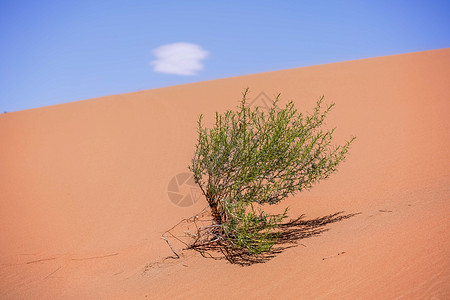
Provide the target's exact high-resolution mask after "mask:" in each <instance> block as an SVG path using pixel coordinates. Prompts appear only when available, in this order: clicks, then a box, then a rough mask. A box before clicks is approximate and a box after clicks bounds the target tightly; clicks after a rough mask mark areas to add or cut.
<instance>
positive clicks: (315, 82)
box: [0, 49, 450, 299]
mask: <svg viewBox="0 0 450 300" xmlns="http://www.w3.org/2000/svg"><path fill="white" fill-rule="evenodd" d="M246 87H249V88H250V89H251V93H250V96H249V98H250V101H255V103H253V105H256V104H259V105H260V106H262V105H264V101H266V100H270V99H265V97H266V96H267V98H273V96H274V95H275V94H276V93H278V92H280V93H281V94H282V95H281V99H282V100H281V104H284V103H287V101H288V100H293V101H294V102H295V104H296V107H297V108H298V109H299V110H300V111H310V110H311V109H312V108H313V107H314V104H315V101H316V100H317V99H318V98H319V97H320V96H321V95H324V96H325V101H326V102H327V103H331V102H334V103H336V107H335V109H334V110H333V111H332V112H331V113H330V115H329V118H328V121H327V126H330V127H337V129H336V135H335V138H336V143H342V142H343V141H344V140H345V139H348V138H350V137H351V135H356V136H357V137H358V138H357V140H356V142H355V143H354V146H353V147H352V149H351V151H350V154H349V156H348V158H347V160H346V161H345V162H344V163H343V164H342V165H341V166H340V168H339V171H338V172H337V173H335V174H333V175H332V176H331V177H330V178H329V179H327V180H325V181H322V182H320V183H319V184H317V185H316V186H314V187H313V189H312V190H311V191H305V192H302V193H299V194H297V195H296V196H295V197H291V198H289V199H287V200H286V201H284V202H282V203H281V204H280V205H281V207H285V206H289V207H290V212H289V216H290V217H291V218H295V217H299V216H301V215H304V217H303V219H302V220H303V221H304V222H303V223H302V224H303V225H302V226H303V227H302V228H303V229H302V228H300V229H301V230H303V231H299V233H300V234H299V235H298V238H297V240H296V243H297V244H296V246H295V247H285V248H286V249H283V250H282V251H280V253H277V254H276V255H274V257H273V258H271V259H269V260H267V261H266V262H264V263H255V264H251V265H249V266H241V265H239V264H231V263H229V262H228V261H226V260H224V259H211V258H204V257H202V256H201V255H200V254H199V253H197V252H195V251H181V249H180V248H181V246H180V245H177V244H176V243H175V242H174V243H173V245H174V248H176V249H175V250H176V251H179V253H180V254H181V258H180V259H173V258H170V256H172V255H173V253H172V251H171V250H170V248H169V247H168V245H167V244H166V242H165V241H164V240H162V239H161V234H162V233H163V232H164V231H165V230H167V229H169V228H171V227H172V226H173V225H175V224H176V223H178V222H179V221H180V220H182V219H183V218H188V217H191V216H193V215H195V214H196V213H198V212H199V211H201V210H202V209H203V208H204V207H205V206H206V201H205V200H204V199H202V198H200V199H198V201H197V202H195V203H194V204H193V205H190V204H191V203H189V201H188V202H184V203H181V202H180V204H179V205H176V204H174V202H173V201H171V198H169V195H168V187H170V185H169V183H170V182H171V180H172V178H173V177H174V176H176V175H178V174H182V173H185V172H188V169H187V165H188V164H189V163H190V159H191V157H192V154H193V151H194V145H195V142H196V138H197V135H196V121H197V117H198V115H199V114H200V113H203V114H204V115H205V122H206V124H211V122H212V120H213V117H214V113H215V112H216V111H220V112H223V111H225V110H227V109H234V108H236V106H237V105H238V104H239V100H240V97H241V92H242V91H243V89H244V88H246ZM80 88H82V87H80ZM261 93H263V94H261ZM449 149H450V49H441V50H433V51H426V52H418V53H410V54H403V55H395V56H387V57H379V58H372V59H364V60H357V61H348V62H342V63H335V64H328V65H318V66H312V67H304V68H297V69H290V70H282V71H275V72H268V73H261V74H255V75H248V76H240V77H233V78H226V79H220V80H213V81H207V82H200V83H195V84H187V85H180V86H173V87H168V88H161V89H154V90H148V91H141V92H135V93H130V94H123V95H115V96H107V97H102V98H96V99H91V100H85V101H79V102H73V103H67V104H63V105H57V106H50V107H42V108H37V109H32V110H26V111H20V112H14V113H6V114H2V115H0V195H1V196H0V298H1V299H190V298H196V299H265V298H278V299H450V234H449V232H450V221H449V217H448V213H449V212H450V171H449V170H450V155H449ZM178 179H179V180H180V181H183V175H180V176H179V178H178ZM187 193H192V195H194V194H195V188H193V187H190V186H189V185H186V184H185V185H183V186H182V187H181V189H180V191H179V194H180V195H185V194H186V195H187ZM175 196H176V195H175ZM172 198H173V197H172ZM194 198H195V197H194ZM173 199H175V198H173ZM195 199H197V198H195ZM188 200H189V199H188ZM183 205H184V206H183ZM341 211H343V212H344V213H343V215H345V214H355V213H359V214H357V215H354V216H352V217H350V218H347V219H343V220H339V221H337V220H334V221H336V222H332V221H333V220H332V218H331V220H329V219H330V218H328V221H330V222H322V223H320V222H312V221H311V220H314V219H317V218H323V217H326V216H329V215H332V214H335V213H338V212H341ZM308 220H309V222H308ZM322 220H327V219H326V218H324V219H322ZM326 223H328V224H326ZM308 224H309V225H311V226H309V225H308ZM308 226H309V227H308ZM180 230H181V229H180ZM302 232H303V233H302Z"/></svg>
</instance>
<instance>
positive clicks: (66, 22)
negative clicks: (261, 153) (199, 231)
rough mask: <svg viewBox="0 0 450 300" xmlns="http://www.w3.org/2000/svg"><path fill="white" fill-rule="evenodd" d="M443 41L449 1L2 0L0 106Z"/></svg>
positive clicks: (448, 40)
mask: <svg viewBox="0 0 450 300" xmlns="http://www.w3.org/2000/svg"><path fill="white" fill-rule="evenodd" d="M448 47H450V1H448V0H447V1H433V0H430V1H414V0H409V1H395V0H390V1H384V0H377V1H362V0H361V1H312V0H310V1H263V0H260V1H211V0H210V1H151V0H147V1H133V0H128V1H115V0H108V1H95V0H89V1H84V0H78V1H45V0H42V1H35V0H33V1H22V0H12V1H5V0H3V1H0V112H4V111H7V112H11V111H18V110H24V109H30V108H35V107H41V106H47V105H54V104H59V103H65V102H71V101H77V100H84V99H89V98H94V97H100V96H106V95H112V94H122V93H127V92H133V91H139V90H146V89H152V88H158V87H165V86H171V85H178V84H184V83H190V82H197V81H204V80H211V79H218V78H225V77H231V76H238V75H245V74H252V73H260V72H266V71H274V70H281V69H289V68H296V67H303V66H310V65H317V64H324V63H332V62H338V61H346V60H354V59H361V58H369V57H376V56H384V55H393V54H401V53H408V52H415V51H424V50H432V49H440V48H448Z"/></svg>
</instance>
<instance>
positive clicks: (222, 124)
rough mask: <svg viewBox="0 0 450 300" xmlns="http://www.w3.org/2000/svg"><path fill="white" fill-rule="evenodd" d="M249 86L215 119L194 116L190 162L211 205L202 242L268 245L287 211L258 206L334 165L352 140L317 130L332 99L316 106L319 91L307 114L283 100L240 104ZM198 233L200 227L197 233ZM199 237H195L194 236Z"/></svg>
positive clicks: (250, 247)
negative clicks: (234, 106) (335, 142)
mask: <svg viewBox="0 0 450 300" xmlns="http://www.w3.org/2000/svg"><path fill="white" fill-rule="evenodd" d="M248 91H249V90H248V89H246V90H245V91H244V92H243V94H242V101H241V103H240V106H239V107H238V110H237V111H232V110H229V111H227V112H225V113H224V114H219V113H216V118H215V124H214V125H213V126H212V127H211V128H206V127H204V125H203V123H202V115H200V117H199V120H198V141H197V145H196V149H195V153H194V156H193V158H192V163H191V165H190V166H189V169H190V170H191V171H192V172H193V174H194V180H195V182H196V183H197V184H198V185H199V187H200V189H201V191H202V193H203V195H204V196H205V198H206V200H207V201H208V204H209V206H210V208H211V213H212V216H213V221H214V224H213V226H210V227H208V232H207V234H208V235H209V236H210V239H209V240H208V241H217V240H220V241H222V242H226V243H228V244H229V245H231V246H232V247H236V248H240V249H244V250H246V251H247V252H248V253H249V254H259V253H263V252H267V251H270V249H271V248H272V246H273V245H274V244H275V243H276V241H277V237H278V235H277V228H279V226H280V224H281V223H282V221H283V219H284V218H286V215H287V209H286V210H285V211H284V213H282V214H269V213H266V212H265V211H264V209H263V208H264V205H266V204H269V205H271V204H277V203H279V202H280V201H281V200H283V199H285V198H286V197H288V196H289V195H293V194H295V193H296V192H299V191H302V190H304V189H309V188H311V187H312V185H313V184H314V183H316V182H317V181H319V180H321V179H325V178H327V177H328V176H330V174H332V173H333V172H335V171H336V168H337V166H338V165H339V163H341V162H342V161H343V160H344V159H345V157H346V154H347V152H348V150H349V148H350V145H351V144H352V142H353V141H354V140H355V137H353V138H351V139H350V140H349V141H347V142H346V143H345V144H344V145H339V146H332V145H331V142H332V137H333V133H334V129H332V130H322V129H321V126H322V125H323V124H324V121H325V119H326V116H327V114H328V113H329V111H330V110H331V109H332V108H333V106H334V104H331V105H328V106H326V107H325V108H323V103H322V102H323V97H321V98H320V99H319V100H318V101H317V105H316V107H315V109H314V111H313V112H312V113H311V114H306V115H304V114H302V113H299V112H298V111H297V109H296V108H295V107H294V103H293V102H292V101H291V102H289V103H288V104H287V105H286V106H285V107H284V108H282V109H280V108H278V107H277V104H278V103H279V97H280V95H278V96H277V97H276V100H275V101H274V102H273V105H272V107H271V108H270V110H269V112H264V111H262V110H260V109H259V108H258V107H255V108H253V107H249V106H248V105H247V95H248ZM199 235H202V241H203V243H204V242H205V240H204V238H203V237H204V235H205V233H204V232H203V233H199ZM197 240H198V239H197Z"/></svg>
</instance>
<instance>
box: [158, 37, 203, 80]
mask: <svg viewBox="0 0 450 300" xmlns="http://www.w3.org/2000/svg"><path fill="white" fill-rule="evenodd" d="M153 53H154V55H155V56H156V60H154V61H152V63H151V64H152V65H153V66H154V68H153V69H154V71H155V72H161V73H167V74H177V75H195V74H196V72H197V71H200V70H202V69H203V65H202V63H201V62H200V61H201V60H202V59H204V58H205V57H206V56H208V51H206V50H204V49H202V47H200V46H199V45H195V44H190V43H173V44H168V45H163V46H160V47H158V48H156V49H154V50H153Z"/></svg>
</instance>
